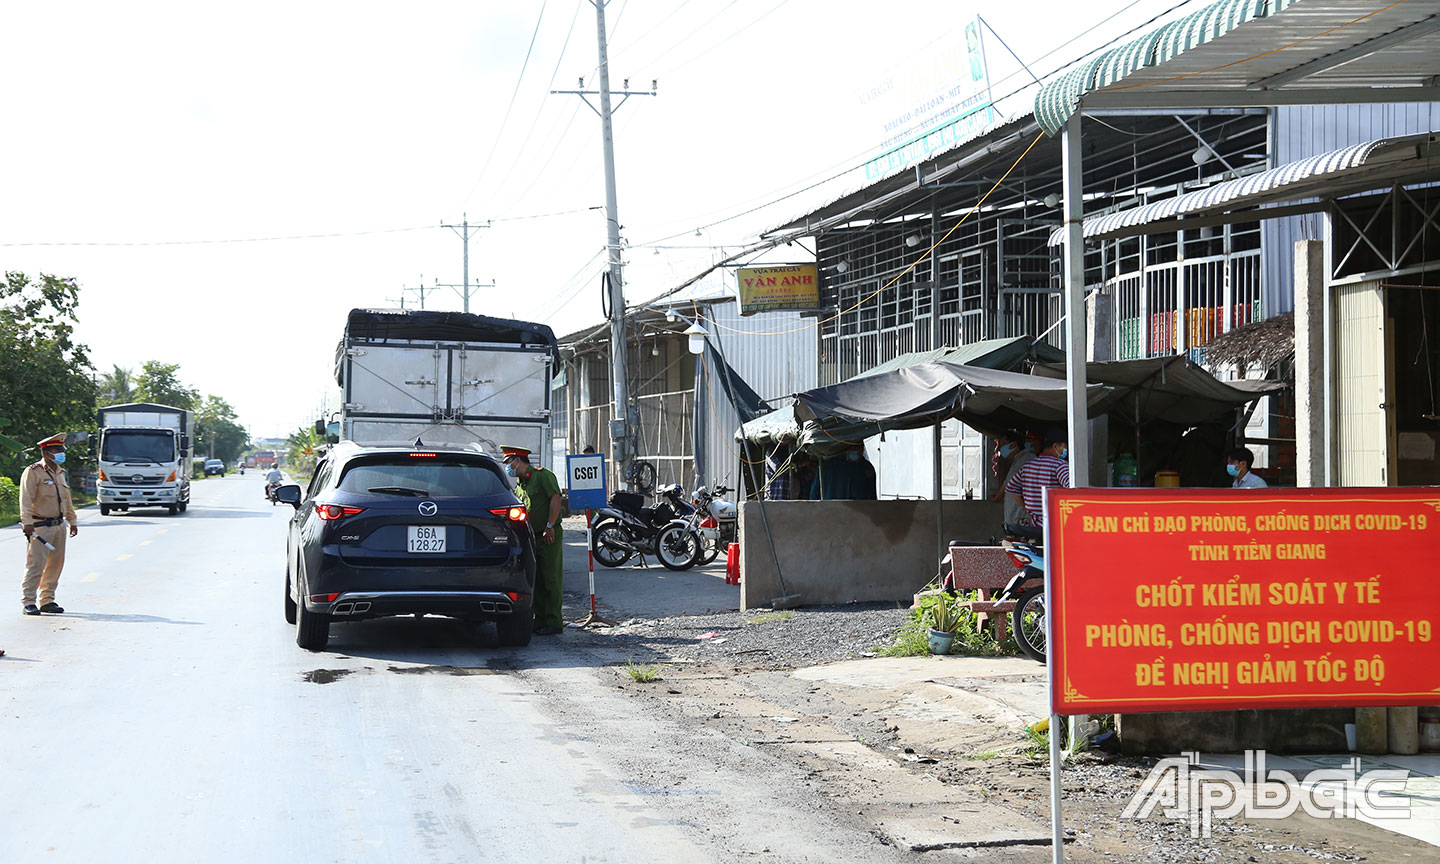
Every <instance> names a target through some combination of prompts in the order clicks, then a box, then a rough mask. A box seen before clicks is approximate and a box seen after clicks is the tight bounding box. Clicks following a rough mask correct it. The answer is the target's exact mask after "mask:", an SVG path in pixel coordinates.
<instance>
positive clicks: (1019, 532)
mask: <svg viewBox="0 0 1440 864" xmlns="http://www.w3.org/2000/svg"><path fill="white" fill-rule="evenodd" d="M1005 536H1006V537H1013V538H1014V539H1016V540H1025V541H1028V542H1031V543H1039V542H1041V541H1043V540H1044V539H1045V532H1043V531H1041V530H1040V529H1039V528H1036V527H1034V526H1031V525H1016V524H1015V523H1013V522H1006V523H1005Z"/></svg>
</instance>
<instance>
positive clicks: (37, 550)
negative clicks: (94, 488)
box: [20, 432, 80, 615]
mask: <svg viewBox="0 0 1440 864" xmlns="http://www.w3.org/2000/svg"><path fill="white" fill-rule="evenodd" d="M36 446H38V447H39V448H40V453H41V457H40V461H39V462H36V463H35V464H34V465H31V466H29V467H28V468H26V469H25V472H24V473H23V474H21V475H20V530H21V531H23V532H24V534H25V581H24V583H23V585H22V586H21V596H20V604H21V609H22V611H23V612H24V613H25V614H26V615H39V614H40V613H41V612H44V613H47V614H50V615H58V614H60V613H61V612H64V611H65V610H64V609H63V608H61V606H60V604H59V603H56V602H55V588H56V586H58V585H59V584H60V569H61V568H62V567H64V566H65V538H66V536H67V533H66V530H65V523H67V522H68V523H70V530H69V533H68V536H70V537H74V536H75V535H76V534H78V533H79V531H80V528H79V524H78V522H79V520H78V518H77V517H76V515H75V505H74V504H73V503H71V501H70V482H69V480H67V479H66V477H65V471H64V470H63V469H62V468H61V467H60V466H61V465H63V464H65V433H64V432H61V433H59V434H57V435H52V436H50V437H49V438H46V439H45V440H44V441H40V442H38V444H37V445H36ZM37 589H38V591H39V595H38V597H37V595H36V591H37ZM37 600H38V601H39V604H40V605H38V606H37V605H35V604H36V601H37Z"/></svg>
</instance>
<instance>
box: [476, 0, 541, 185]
mask: <svg viewBox="0 0 1440 864" xmlns="http://www.w3.org/2000/svg"><path fill="white" fill-rule="evenodd" d="M549 2H550V0H541V3H540V14H539V15H537V16H535V32H533V33H531V34H530V47H528V48H526V49H525V62H523V63H521V64H520V74H519V75H518V76H516V78H515V89H514V90H513V91H511V93H510V104H509V105H508V106H506V108H505V116H504V118H502V119H501V120H500V128H499V129H498V130H497V131H496V132H495V141H494V142H493V143H492V144H491V145H490V154H489V155H488V156H486V157H485V164H484V165H482V166H481V167H480V176H478V177H476V178H475V182H474V183H472V184H470V191H469V192H466V193H465V200H463V201H461V202H460V206H461V207H464V206H465V203H466V202H468V201H469V200H470V196H471V195H474V194H475V190H476V189H477V188H478V187H479V186H480V181H481V180H484V179H485V172H486V171H488V170H490V161H491V160H492V159H494V158H495V151H496V150H498V149H500V139H501V138H503V137H504V135H505V125H506V124H507V123H509V122H510V112H511V111H512V110H514V108H515V97H517V96H519V95H520V84H521V82H523V81H524V80H525V70H526V69H528V68H530V54H531V53H532V52H534V50H535V40H536V38H537V37H539V35H540V22H542V21H544V20H545V7H546V6H547V5H549Z"/></svg>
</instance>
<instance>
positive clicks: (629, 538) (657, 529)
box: [591, 484, 700, 570]
mask: <svg viewBox="0 0 1440 864" xmlns="http://www.w3.org/2000/svg"><path fill="white" fill-rule="evenodd" d="M656 495H657V497H658V499H659V500H658V501H656V503H655V506H654V507H646V506H644V505H645V497H644V496H643V495H637V494H636V493H634V492H616V493H615V494H614V495H611V496H610V506H609V507H602V508H600V509H599V510H597V511H596V513H597V514H598V516H599V521H597V522H596V523H595V525H594V527H593V528H592V529H591V536H592V537H593V538H594V539H593V540H592V545H591V551H592V552H593V553H594V554H595V560H596V561H599V562H600V563H601V564H603V565H605V566H606V567H619V566H621V565H622V564H624V563H625V562H626V561H629V560H630V558H631V557H633V556H635V555H640V556H641V557H642V559H643V557H644V556H646V555H654V556H655V557H656V558H659V559H660V563H661V564H663V565H665V567H666V569H669V570H689V569H690V568H691V567H694V566H695V563H696V561H698V560H699V557H700V536H699V535H698V534H697V533H695V532H694V531H692V530H691V528H690V524H689V523H688V522H686V521H685V520H684V519H682V518H680V512H679V509H678V508H677V504H678V503H680V502H681V499H680V487H679V486H678V485H675V484H672V485H670V486H665V487H663V488H661V489H658V490H656Z"/></svg>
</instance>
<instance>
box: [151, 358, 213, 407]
mask: <svg viewBox="0 0 1440 864" xmlns="http://www.w3.org/2000/svg"><path fill="white" fill-rule="evenodd" d="M179 372H180V364H179V363H161V362H160V361H159V360H146V361H145V365H143V366H141V367H140V374H139V375H137V376H136V377H135V399H136V400H137V401H140V402H154V403H156V404H159V405H169V406H170V407H172V408H184V409H185V410H187V411H194V410H195V408H196V406H197V405H198V404H199V402H200V393H199V391H196V390H192V389H190V388H189V387H186V386H185V385H184V384H181V383H180V375H179Z"/></svg>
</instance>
